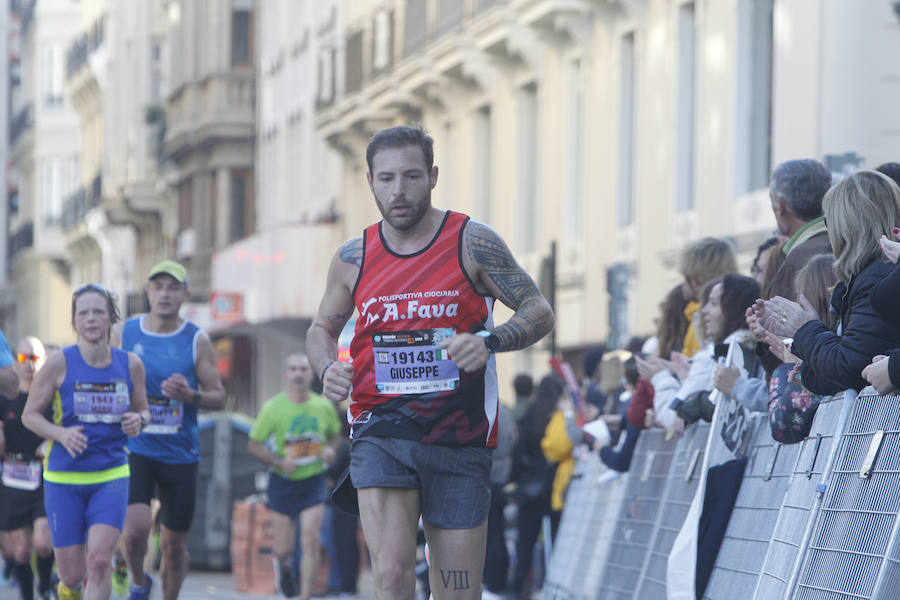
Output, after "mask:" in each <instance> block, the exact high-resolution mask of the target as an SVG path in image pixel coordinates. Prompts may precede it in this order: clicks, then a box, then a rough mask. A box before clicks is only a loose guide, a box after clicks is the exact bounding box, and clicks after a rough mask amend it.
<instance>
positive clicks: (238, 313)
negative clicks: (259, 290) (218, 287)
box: [209, 292, 244, 323]
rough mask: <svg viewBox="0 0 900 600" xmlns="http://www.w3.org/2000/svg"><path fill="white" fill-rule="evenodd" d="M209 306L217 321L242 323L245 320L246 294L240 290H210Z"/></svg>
mask: <svg viewBox="0 0 900 600" xmlns="http://www.w3.org/2000/svg"><path fill="white" fill-rule="evenodd" d="M209 306H210V312H211V313H212V318H213V320H215V321H225V322H228V323H240V322H242V321H243V320H244V296H243V294H241V293H240V292H210V294H209Z"/></svg>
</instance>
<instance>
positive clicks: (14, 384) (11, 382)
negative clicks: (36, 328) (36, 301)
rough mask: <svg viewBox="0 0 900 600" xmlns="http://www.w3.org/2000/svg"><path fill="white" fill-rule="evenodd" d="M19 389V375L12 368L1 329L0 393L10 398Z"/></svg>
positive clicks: (10, 357)
mask: <svg viewBox="0 0 900 600" xmlns="http://www.w3.org/2000/svg"><path fill="white" fill-rule="evenodd" d="M18 391H19V376H18V375H16V371H15V370H14V369H13V355H12V352H10V350H9V343H8V342H7V341H6V336H5V335H3V331H0V394H3V395H4V396H6V397H7V398H11V397H13V396H15V395H16V393H17V392H18Z"/></svg>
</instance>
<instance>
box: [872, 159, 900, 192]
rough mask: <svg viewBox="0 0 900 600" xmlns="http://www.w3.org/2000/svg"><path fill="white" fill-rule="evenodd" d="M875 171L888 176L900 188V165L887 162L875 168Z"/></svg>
mask: <svg viewBox="0 0 900 600" xmlns="http://www.w3.org/2000/svg"><path fill="white" fill-rule="evenodd" d="M875 170H876V171H878V172H879V173H881V174H883V175H887V176H888V177H890V178H891V179H893V180H894V183H896V184H897V185H898V186H900V163H896V162H886V163H884V164H883V165H878V166H877V167H875Z"/></svg>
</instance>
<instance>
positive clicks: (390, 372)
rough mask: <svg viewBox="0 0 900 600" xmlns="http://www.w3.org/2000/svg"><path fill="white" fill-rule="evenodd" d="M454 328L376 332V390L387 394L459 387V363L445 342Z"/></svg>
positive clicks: (423, 392)
mask: <svg viewBox="0 0 900 600" xmlns="http://www.w3.org/2000/svg"><path fill="white" fill-rule="evenodd" d="M455 334H456V331H455V330H454V329H453V328H448V327H445V328H441V329H422V330H417V331H392V332H384V333H375V334H373V335H372V346H373V350H374V353H375V390H376V391H378V392H380V393H383V394H425V393H428V392H443V391H447V390H455V389H456V388H458V387H459V367H457V366H456V363H455V362H453V361H452V360H450V356H449V355H448V354H447V351H446V350H443V349H441V344H442V343H444V342H445V341H447V340H448V339H450V338H451V337H453V336H454V335H455Z"/></svg>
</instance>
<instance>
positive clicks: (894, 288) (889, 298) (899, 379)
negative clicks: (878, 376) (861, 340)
mask: <svg viewBox="0 0 900 600" xmlns="http://www.w3.org/2000/svg"><path fill="white" fill-rule="evenodd" d="M871 298H872V308H874V309H875V314H876V315H878V317H879V318H880V319H882V320H883V321H884V322H886V323H890V324H891V325H892V326H894V327H900V310H898V308H897V300H898V298H900V265H894V266H893V267H891V269H890V273H889V274H888V276H887V277H885V278H884V279H882V280H881V281H879V282H878V283H876V284H875V286H874V287H872V296H871ZM888 373H889V375H890V377H891V383H893V384H894V387H895V388H897V389H900V348H894V349H893V350H891V353H890V362H889V363H888Z"/></svg>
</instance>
